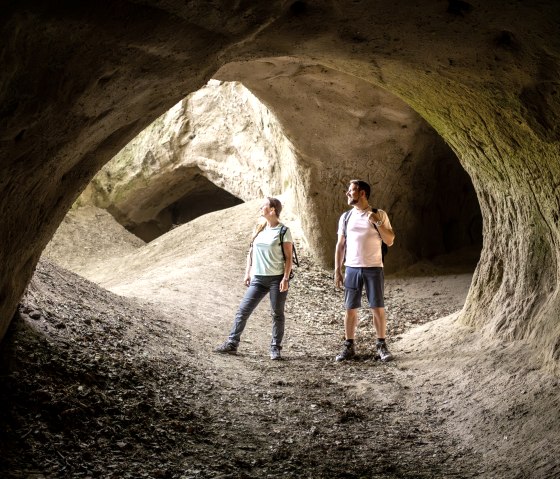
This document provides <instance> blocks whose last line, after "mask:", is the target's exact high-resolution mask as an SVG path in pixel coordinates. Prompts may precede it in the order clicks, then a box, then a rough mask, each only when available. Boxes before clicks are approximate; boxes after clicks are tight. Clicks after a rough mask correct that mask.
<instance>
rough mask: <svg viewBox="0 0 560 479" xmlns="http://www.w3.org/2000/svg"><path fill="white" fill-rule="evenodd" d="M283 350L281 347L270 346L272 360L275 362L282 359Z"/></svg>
mask: <svg viewBox="0 0 560 479" xmlns="http://www.w3.org/2000/svg"><path fill="white" fill-rule="evenodd" d="M281 349H282V348H281V347H280V346H270V359H272V360H273V361H278V360H279V359H282V356H281V355H280V350H281Z"/></svg>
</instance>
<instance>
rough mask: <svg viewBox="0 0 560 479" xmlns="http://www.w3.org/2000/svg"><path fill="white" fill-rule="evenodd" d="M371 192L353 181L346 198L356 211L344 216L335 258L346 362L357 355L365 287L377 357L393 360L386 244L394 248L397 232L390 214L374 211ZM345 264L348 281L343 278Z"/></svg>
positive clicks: (341, 220)
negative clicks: (386, 292) (385, 293)
mask: <svg viewBox="0 0 560 479" xmlns="http://www.w3.org/2000/svg"><path fill="white" fill-rule="evenodd" d="M370 192H371V188H370V186H369V184H367V183H366V182H365V181H361V180H352V181H350V184H349V186H348V191H347V192H346V196H347V198H348V204H349V205H351V206H352V207H353V208H352V210H350V211H347V212H345V213H343V214H342V216H341V217H340V220H339V222H338V241H337V243H336V250H335V255H334V264H335V270H334V282H335V286H336V287H337V288H340V287H342V285H343V284H344V306H345V308H346V317H345V318H344V332H345V338H346V340H345V341H344V347H343V348H342V351H341V352H340V354H339V355H338V356H337V357H336V360H337V361H345V360H347V359H350V358H352V357H354V356H355V355H356V350H355V346H354V337H355V335H356V328H357V326H358V308H360V306H361V303H362V301H361V300H362V289H363V288H364V287H365V289H366V295H367V299H368V302H369V307H370V308H371V310H372V313H373V325H374V327H375V331H376V333H377V342H376V349H377V354H378V356H379V358H380V359H381V361H391V360H392V359H393V355H392V354H391V353H390V352H389V350H388V349H387V344H386V343H385V333H386V329H387V319H386V316H385V305H384V300H383V289H384V276H383V257H382V242H384V243H385V244H386V245H387V246H391V245H392V244H393V241H394V239H395V233H393V228H392V227H391V223H390V221H389V217H388V216H387V213H385V211H383V210H375V211H374V210H373V209H372V208H371V206H370V205H369V195H370ZM343 262H344V266H345V275H344V278H343V276H342V263H343Z"/></svg>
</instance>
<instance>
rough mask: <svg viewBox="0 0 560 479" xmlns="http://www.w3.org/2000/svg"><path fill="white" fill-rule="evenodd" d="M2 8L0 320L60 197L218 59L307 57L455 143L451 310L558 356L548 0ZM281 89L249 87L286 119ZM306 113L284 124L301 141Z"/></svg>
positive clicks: (233, 64) (310, 162)
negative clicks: (471, 251)
mask: <svg viewBox="0 0 560 479" xmlns="http://www.w3.org/2000/svg"><path fill="white" fill-rule="evenodd" d="M465 6H467V7H468V8H466V7H465ZM464 7H465V8H464ZM2 18H3V19H2V24H1V27H0V28H1V34H2V38H3V39H4V41H3V42H2V44H1V45H0V55H1V58H2V64H3V73H2V80H1V83H0V100H1V101H0V105H1V106H0V132H1V133H0V134H1V144H0V149H1V150H0V151H1V155H2V156H1V158H2V161H1V166H0V168H1V175H0V192H1V196H0V198H1V199H0V214H1V218H2V228H1V231H0V244H2V249H1V251H0V255H1V257H0V291H1V293H0V316H1V330H0V332H2V333H3V332H4V331H5V329H6V327H7V325H8V323H9V321H10V318H11V315H12V313H13V311H14V309H15V306H16V304H17V301H18V300H19V298H20V296H21V294H22V291H23V289H24V288H25V285H26V284H27V282H28V280H29V278H30V276H31V274H32V271H33V268H34V267H35V264H36V262H37V259H38V257H39V255H40V253H41V251H42V249H43V248H44V247H45V245H46V243H47V242H48V240H49V238H50V237H51V236H52V234H53V233H54V231H55V229H56V227H57V226H58V224H59V223H60V221H61V220H62V218H63V216H64V214H65V212H66V211H67V210H68V208H69V207H70V205H71V204H72V202H73V201H74V200H75V199H76V197H77V196H78V195H79V193H80V191H81V190H82V189H83V188H84V187H85V186H86V184H87V183H88V182H89V181H90V180H91V178H92V177H93V176H94V174H95V173H96V172H97V171H98V170H99V168H100V167H101V166H102V165H103V164H104V163H105V162H107V161H108V160H109V158H110V157H112V156H113V155H114V154H116V153H117V152H118V151H119V150H120V149H121V148H122V147H123V146H124V145H125V144H126V143H127V142H128V141H129V140H130V139H132V138H133V137H134V136H135V135H136V134H137V133H138V132H139V131H140V130H141V129H142V128H143V127H145V126H146V125H148V124H149V123H150V122H151V121H153V120H154V119H155V118H157V117H158V116H159V115H161V114H162V113H163V112H164V111H166V110H167V109H168V108H170V107H171V106H172V105H174V104H176V103H177V102H178V101H179V100H180V99H181V98H183V97H184V96H185V95H187V94H188V93H190V92H192V91H195V90H196V89H198V88H200V87H201V86H202V85H204V84H205V83H206V82H207V81H208V79H209V78H210V77H211V76H212V75H214V74H216V72H218V70H220V68H223V70H222V72H223V76H220V75H218V78H221V79H226V77H227V79H235V80H238V81H242V82H246V83H247V84H248V86H249V87H250V88H251V89H252V90H253V91H254V92H256V93H257V94H258V91H257V89H258V88H259V87H258V85H257V86H255V85H254V81H255V80H261V81H263V82H264V83H266V82H268V83H270V84H272V83H275V81H274V80H275V79H276V80H277V81H278V82H281V81H282V78H283V77H284V76H290V72H292V71H294V70H298V69H301V68H304V69H307V68H308V67H312V68H316V69H317V70H318V71H320V70H321V68H325V69H326V70H327V73H325V75H330V73H328V72H331V71H332V72H336V73H337V75H338V74H339V73H340V74H344V75H347V76H353V77H356V78H359V79H360V80H362V81H364V82H366V83H369V84H372V85H375V86H378V87H381V88H383V89H385V90H387V91H389V92H392V93H393V94H395V95H397V96H399V97H400V98H401V99H403V100H404V101H405V102H406V103H408V104H409V105H410V106H411V107H412V108H413V109H414V110H415V111H417V112H418V113H419V114H420V115H421V116H422V117H424V118H425V119H426V120H427V121H428V123H429V124H430V125H431V126H432V127H434V128H435V129H436V131H437V132H438V133H439V134H440V135H441V136H442V137H443V138H444V140H445V141H446V142H447V143H448V144H449V145H450V146H451V147H452V149H453V150H454V151H455V152H456V153H457V156H458V157H459V159H460V161H461V164H462V165H463V167H464V168H465V170H466V171H467V172H468V174H469V175H470V177H471V179H472V182H473V185H474V188H475V190H476V192H477V196H478V199H479V203H480V207H481V211H482V215H483V218H484V229H483V233H484V247H483V251H482V256H481V260H480V263H479V266H478V268H477V272H476V274H475V279H474V282H473V286H472V288H471V292H470V294H469V297H468V299H467V303H466V306H465V309H464V311H463V315H462V316H463V319H464V320H465V321H467V322H469V323H470V324H472V325H473V326H476V327H478V328H484V329H486V330H487V332H488V333H489V334H497V335H500V336H501V337H503V338H504V339H508V340H509V339H519V340H524V341H527V342H528V343H531V344H532V345H533V346H534V347H538V348H540V350H541V351H542V355H543V358H544V362H545V363H546V364H547V365H548V366H550V367H552V368H557V367H558V364H559V359H560V322H559V321H558V317H559V312H560V296H559V291H558V282H557V278H558V273H559V266H558V253H559V243H560V237H559V224H558V221H559V214H558V211H560V204H559V203H560V200H559V198H560V194H559V193H560V192H559V189H558V185H560V162H559V148H558V147H559V144H558V142H559V137H558V128H557V126H556V123H557V121H556V120H557V118H558V114H559V107H560V106H559V104H558V86H559V85H558V73H559V70H560V64H559V63H560V62H559V59H560V36H559V35H558V22H559V20H560V6H559V4H558V3H557V2H556V1H553V0H549V1H542V2H539V3H538V4H534V3H529V2H510V1H505V0H504V1H495V2H481V1H480V2H474V1H473V2H468V3H467V2H415V3H414V2H409V1H405V0H396V1H395V0H390V1H389V0H381V1H375V2H373V1H371V2H370V1H357V2H331V1H329V2H322V1H311V2H305V1H296V2H291V3H286V2H283V1H270V0H267V1H256V0H253V1H251V2H235V3H232V2H228V1H225V0H224V1H218V2H212V3H207V2H196V1H194V2H179V1H173V0H168V1H165V2H152V1H150V0H146V1H143V2H141V3H125V2H115V3H111V6H110V8H108V7H107V6H106V5H104V4H98V3H93V2H90V3H88V4H87V5H83V4H81V3H76V2H72V3H56V5H55V4H51V3H49V2H38V1H37V2H34V1H29V2H22V3H11V4H10V5H9V6H6V7H5V8H4V11H3V16H2ZM266 62H270V63H271V65H270V68H268V67H267V68H264V69H262V68H260V66H261V65H262V64H263V63H266ZM281 64H283V65H284V66H283V67H280V68H279V66H280V65H281ZM258 71H263V72H264V73H263V75H262V76H261V77H258ZM318 74H319V73H317V75H318ZM333 76H334V75H333ZM287 84H288V85H289V82H287ZM334 84H336V81H333V85H334ZM356 93H357V94H359V95H361V93H359V92H358V91H357V92H356ZM294 94H295V95H296V96H297V92H294V90H293V88H287V87H285V88H279V89H278V92H277V94H275V93H274V92H270V96H269V97H267V95H265V94H264V93H261V96H262V99H263V101H265V103H266V104H267V106H268V107H269V108H270V110H271V111H272V112H273V113H275V114H276V115H277V116H278V118H279V119H280V121H281V122H283V123H284V126H285V127H286V128H287V125H286V124H285V123H286V120H285V119H284V118H282V110H283V109H284V106H285V104H289V102H290V101H291V98H293V96H294ZM340 94H341V95H342V94H344V93H343V92H342V90H340ZM308 96H310V97H313V96H314V92H313V91H308ZM320 98H321V97H320V96H317V97H316V99H317V101H320ZM318 106H320V105H318ZM355 116H356V118H359V117H360V115H359V114H357V115H355ZM309 120H310V121H309V122H306V123H305V124H302V125H299V128H305V129H307V133H308V135H306V136H307V138H308V141H309V142H312V141H313V140H312V138H313V134H314V133H315V131H316V130H315V129H314V128H313V122H312V121H311V120H312V117H310V118H309ZM297 127H298V126H294V127H293V128H297ZM354 130H355V129H354ZM353 133H354V131H352V134H353ZM303 136H304V135H302V137H303ZM288 138H290V140H292V138H291V136H290V134H288ZM292 141H293V140H292ZM323 143H324V139H323V138H319V140H317V141H315V142H314V144H315V145H316V146H317V147H318V148H322V144H323ZM296 148H297V149H298V150H301V155H302V159H303V162H302V164H303V165H305V163H307V165H306V166H305V167H304V168H303V170H302V173H301V178H302V181H301V184H298V185H297V186H298V188H301V191H307V192H308V194H309V200H307V198H305V197H300V200H299V202H300V208H303V206H304V205H305V208H306V211H307V216H306V218H307V219H306V222H307V234H308V235H309V231H310V230H311V229H312V227H313V228H314V227H315V226H316V227H317V228H320V231H321V234H323V233H322V232H323V231H324V234H325V236H326V237H327V238H328V235H329V233H328V231H331V228H332V224H330V222H327V224H325V225H324V226H323V222H322V220H321V219H322V215H323V211H324V210H325V208H324V204H322V203H321V201H324V200H325V197H326V196H327V197H329V198H332V199H331V200H330V201H331V202H332V203H331V204H333V205H334V204H335V202H336V200H335V199H334V198H335V196H336V195H335V194H334V192H333V195H332V196H331V195H325V194H323V193H319V192H323V191H327V190H333V185H332V184H330V183H328V182H325V183H322V177H321V174H320V172H319V168H320V164H319V163H317V161H316V159H317V158H320V157H321V155H320V154H319V153H317V154H316V155H312V156H305V155H304V152H308V148H307V145H306V144H304V143H302V145H296ZM337 153H338V154H337V156H336V157H334V158H332V161H333V163H332V164H340V165H341V167H342V168H343V169H346V168H348V165H347V164H346V163H345V162H346V158H345V155H346V153H347V152H346V151H344V149H342V150H341V151H338V152H337ZM361 170H363V168H361V169H360V171H361ZM328 178H331V175H330V174H329V175H328ZM315 193H318V194H315ZM302 194H303V193H302ZM315 197H317V199H316V200H315V199H314V198H315ZM390 206H391V205H390ZM304 226H305V225H304ZM323 228H324V230H323ZM308 239H309V241H310V242H312V243H313V242H315V243H318V242H319V241H315V239H314V237H313V236H311V235H310V237H309V238H308ZM325 256H326V255H325Z"/></svg>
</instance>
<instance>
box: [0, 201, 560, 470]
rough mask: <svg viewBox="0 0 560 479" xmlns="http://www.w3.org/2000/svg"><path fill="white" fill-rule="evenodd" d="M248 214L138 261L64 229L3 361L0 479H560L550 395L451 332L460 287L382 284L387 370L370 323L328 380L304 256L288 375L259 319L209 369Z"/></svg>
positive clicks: (331, 318)
mask: <svg viewBox="0 0 560 479" xmlns="http://www.w3.org/2000/svg"><path fill="white" fill-rule="evenodd" d="M256 210H257V207H256V204H253V203H246V204H244V205H240V206H237V207H234V208H230V209H228V210H224V211H221V212H216V213H212V214H210V215H206V216H204V217H201V218H198V219H197V220H194V221H192V222H191V223H189V224H186V225H183V226H181V227H179V228H176V229H175V230H173V231H171V232H169V233H168V234H166V235H165V236H163V237H161V238H159V239H157V240H156V241H153V242H152V243H150V244H147V245H143V244H142V243H141V242H138V241H136V240H135V239H134V238H133V237H130V235H129V234H128V233H127V232H126V231H125V230H123V229H122V228H120V227H118V225H116V224H114V222H113V221H112V219H111V217H110V216H108V215H104V214H103V213H102V212H99V211H97V212H96V211H94V210H75V211H73V212H72V213H71V215H69V217H68V218H67V219H66V220H65V222H64V223H63V225H62V226H61V228H60V229H59V232H58V233H57V236H56V237H55V238H54V240H53V242H52V243H51V245H50V246H49V248H48V250H47V255H46V256H45V257H44V258H43V259H42V260H41V262H40V263H39V266H38V268H37V271H36V274H35V276H34V278H33V281H32V283H31V285H30V287H29V288H28V290H27V293H26V295H25V297H24V299H23V300H22V303H21V305H20V308H19V312H18V314H17V316H16V318H15V321H14V322H13V325H12V327H11V329H10V331H9V334H8V336H7V338H6V339H5V341H4V342H3V343H2V347H1V349H0V355H1V357H0V359H1V372H0V373H1V374H0V401H1V404H2V407H1V408H0V425H1V426H2V428H1V429H0V431H1V436H0V458H1V459H0V461H1V462H0V473H1V474H0V477H6V478H59V477H60V478H66V477H72V478H73V477H76V478H79V477H82V478H87V477H91V478H93V477H103V478H105V477H108V478H109V477H111V478H185V479H186V478H280V477H282V478H451V477H457V478H470V477H482V478H508V479H509V478H558V477H560V441H558V438H559V437H560V418H559V411H560V399H559V392H558V391H559V390H560V388H559V386H560V380H559V378H557V377H555V376H552V375H550V374H547V373H546V372H545V371H542V370H540V369H539V361H538V355H537V354H536V352H535V351H532V350H531V349H530V348H528V347H527V346H526V345H524V344H518V343H499V342H496V341H494V340H490V339H488V338H487V337H485V336H482V335H481V334H480V333H479V332H475V331H471V330H469V329H468V328H467V327H465V326H463V325H462V324H461V323H460V318H459V313H458V312H459V311H460V309H461V307H462V305H463V303H464V301H465V297H466V295H467V292H468V288H469V284H470V278H471V274H470V272H469V271H464V270H461V269H456V270H453V269H450V268H443V267H441V266H439V267H438V266H434V265H427V264H423V265H417V266H416V267H415V268H412V269H411V270H410V271H409V272H408V273H407V274H401V275H399V276H394V277H390V278H387V281H386V303H387V312H388V319H389V335H388V336H389V338H390V342H389V346H390V348H391V350H392V351H393V353H394V354H395V356H396V360H395V361H394V362H392V363H387V364H384V363H381V362H379V361H376V360H375V357H374V355H373V350H372V345H373V342H374V335H373V329H372V324H371V315H370V314H369V312H368V311H367V310H366V309H364V310H363V311H362V312H361V321H360V326H359V337H358V343H357V347H358V351H359V357H358V358H357V359H356V360H354V361H349V362H345V363H336V362H335V361H334V356H335V355H336V353H337V352H338V350H339V348H340V346H341V343H342V339H343V331H342V321H343V310H342V292H340V291H337V290H336V289H335V288H334V287H333V285H332V280H331V274H332V272H331V271H326V270H324V269H322V268H320V267H319V266H317V265H316V264H314V263H313V261H312V259H311V258H310V257H309V255H308V253H307V251H306V248H305V244H303V243H302V242H300V241H299V240H298V241H297V244H298V251H299V254H300V257H301V259H302V265H301V266H300V267H299V268H298V269H297V271H296V277H295V278H294V280H293V281H292V283H291V285H290V294H289V298H288V303H287V325H286V338H285V343H284V349H283V351H282V352H283V356H284V360H283V361H270V359H269V356H268V343H269V341H270V316H269V313H268V305H267V304H266V302H263V304H262V305H261V306H260V307H259V308H258V309H257V311H256V312H255V313H254V315H253V316H252V317H251V319H250V321H249V324H248V327H247V329H246V331H245V333H244V335H243V341H242V344H241V346H240V350H239V354H238V356H225V357H224V356H222V355H218V354H215V353H213V352H212V350H213V348H214V347H215V346H216V345H217V344H219V343H220V342H221V341H223V340H224V339H225V337H226V336H227V332H228V330H229V327H230V326H231V322H232V320H233V315H234V313H235V309H236V306H237V305H238V303H239V301H240V299H241V296H242V294H243V292H244V289H245V288H244V286H243V285H242V281H241V279H242V272H243V267H244V265H243V261H244V255H245V252H246V249H247V243H248V237H249V231H250V229H251V227H252V225H253V224H254V222H255V218H256ZM287 223H288V224H290V225H292V226H293V229H294V233H295V234H296V238H297V237H298V236H297V235H299V234H300V232H299V230H298V228H297V222H295V221H294V222H293V223H292V222H290V221H289V220H287ZM82 235H85V236H87V241H86V240H84V241H85V242H84V243H80V237H81V236H82ZM82 244H84V245H87V247H82V246H80V245H82ZM53 261H56V262H57V263H58V264H55V263H54V262H53ZM387 261H390V253H389V256H388V257H387ZM62 266H64V267H66V268H71V269H73V270H74V271H76V272H79V273H80V274H81V275H82V276H84V277H87V278H89V279H90V280H93V281H96V282H97V283H98V284H95V283H93V282H90V281H89V280H86V279H84V278H83V277H81V276H78V275H77V274H75V273H72V272H70V271H68V270H66V269H63V268H62ZM419 273H422V275H419ZM99 285H102V286H103V287H100V286H99ZM109 290H110V291H109Z"/></svg>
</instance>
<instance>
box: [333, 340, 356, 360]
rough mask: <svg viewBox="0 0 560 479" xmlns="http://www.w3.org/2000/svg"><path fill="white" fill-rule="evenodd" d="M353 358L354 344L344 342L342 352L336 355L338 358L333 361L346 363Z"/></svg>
mask: <svg viewBox="0 0 560 479" xmlns="http://www.w3.org/2000/svg"><path fill="white" fill-rule="evenodd" d="M354 356H356V348H355V347H354V343H353V342H352V343H351V342H349V341H344V346H343V347H342V351H340V353H338V356H337V357H336V358H335V359H336V360H337V361H346V360H347V359H352V358H353V357H354Z"/></svg>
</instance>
